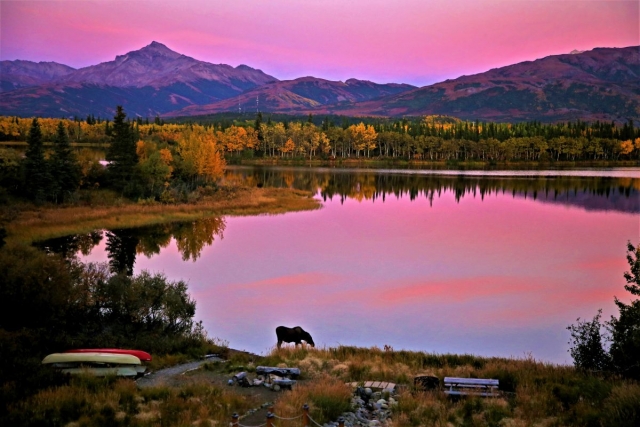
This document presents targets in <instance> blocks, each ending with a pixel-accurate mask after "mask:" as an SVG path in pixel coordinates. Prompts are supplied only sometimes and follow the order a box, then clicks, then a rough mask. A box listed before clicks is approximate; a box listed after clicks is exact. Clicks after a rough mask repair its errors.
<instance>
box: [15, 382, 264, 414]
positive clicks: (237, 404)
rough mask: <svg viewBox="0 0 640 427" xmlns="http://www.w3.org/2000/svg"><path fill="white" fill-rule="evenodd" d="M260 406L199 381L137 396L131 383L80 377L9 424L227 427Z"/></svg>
mask: <svg viewBox="0 0 640 427" xmlns="http://www.w3.org/2000/svg"><path fill="white" fill-rule="evenodd" d="M258 403H262V402H256V401H254V399H253V398H252V397H250V396H244V395H239V394H236V393H233V392H232V391H229V390H226V389H221V388H217V387H214V386H212V385H210V384H209V383H206V382H201V381H200V382H198V381H195V382H192V383H189V384H187V385H184V386H182V387H180V388H168V387H154V388H149V389H144V390H140V389H138V387H137V386H136V384H135V382H133V381H130V380H116V379H113V378H107V379H98V378H93V377H79V378H74V379H73V381H72V382H71V384H69V385H66V386H62V387H56V388H52V389H48V390H43V391H41V392H40V393H38V394H36V395H35V396H33V397H32V398H30V399H29V400H28V401H27V402H24V403H22V404H21V405H20V406H19V407H18V408H15V411H14V417H15V418H14V420H13V421H14V422H15V423H16V424H15V425H26V424H28V425H52V426H54V425H76V426H93V425H109V426H119V425H122V426H157V425H162V426H186V425H196V426H197V425H208V426H213V425H225V424H227V423H228V421H229V420H230V419H231V414H232V413H233V412H234V411H246V410H247V409H249V408H251V407H254V406H256V405H257V404H258Z"/></svg>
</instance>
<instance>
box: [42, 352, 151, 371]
mask: <svg viewBox="0 0 640 427" xmlns="http://www.w3.org/2000/svg"><path fill="white" fill-rule="evenodd" d="M42 363H43V364H45V365H48V364H53V363H65V364H66V363H79V364H83V363H86V364H92V363H108V364H113V365H140V364H141V363H140V359H138V358H137V357H136V356H132V355H130V354H113V353H53V354H50V355H48V356H47V357H45V358H44V359H43V360H42ZM134 371H135V369H134Z"/></svg>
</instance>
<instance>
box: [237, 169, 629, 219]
mask: <svg viewBox="0 0 640 427" xmlns="http://www.w3.org/2000/svg"><path fill="white" fill-rule="evenodd" d="M225 179H226V180H227V181H235V182H237V183H239V184H241V185H246V186H251V187H255V186H258V187H282V188H295V189H299V190H305V191H310V192H313V193H318V194H319V195H320V196H321V197H322V198H323V199H324V200H327V199H333V198H334V197H336V198H339V199H340V200H346V199H354V200H358V201H363V200H370V201H375V200H378V199H379V200H381V201H384V200H385V199H386V198H387V197H394V198H400V197H405V196H406V197H409V198H410V199H411V200H414V199H417V198H427V199H428V200H429V201H430V202H433V200H434V198H436V199H437V198H438V197H439V196H440V195H441V194H443V193H447V192H450V193H452V194H454V196H455V199H456V201H460V200H461V199H463V198H464V197H478V198H481V199H483V198H485V197H490V196H494V195H497V194H503V195H504V194H510V195H512V196H514V197H515V196H516V195H519V196H522V197H527V198H529V197H530V198H532V199H534V200H535V199H538V198H540V199H545V200H558V201H561V200H564V199H568V200H570V199H572V198H575V197H577V196H578V195H579V194H584V195H593V196H598V197H602V198H608V197H618V198H622V199H630V203H625V204H624V205H623V206H622V205H621V206H619V207H618V208H619V209H620V210H621V211H628V210H631V211H632V212H639V211H640V205H639V204H638V203H637V202H635V201H636V200H637V196H638V192H639V191H640V180H638V179H635V178H610V177H583V176H554V177H547V176H529V177H522V176H516V177H504V176H501V177H487V176H482V177H478V176H466V175H455V176H446V175H440V174H420V173H380V172H376V171H368V170H366V169H362V170H358V171H357V172H356V173H353V172H352V171H349V172H346V173H345V172H342V171H341V170H339V169H324V170H319V171H315V170H314V171H310V170H307V169H302V168H298V169H293V168H292V169H270V168H258V167H257V168H252V169H245V168H238V169H231V170H229V171H228V172H227V173H226V174H225ZM607 206H608V205H607Z"/></svg>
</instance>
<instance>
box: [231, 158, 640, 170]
mask: <svg viewBox="0 0 640 427" xmlns="http://www.w3.org/2000/svg"><path fill="white" fill-rule="evenodd" d="M227 163H228V164H230V165H256V166H305V167H341V168H365V169H375V168H384V169H386V168H398V169H443V170H446V169H453V170H457V169H462V170H464V169H468V170H483V169H489V170H491V169H499V170H539V169H574V168H616V167H638V166H640V163H639V162H638V161H633V160H618V161H609V160H592V161H500V162H496V161H479V160H468V161H462V160H460V161H458V160H438V161H430V160H407V159H401V158H378V157H376V158H373V157H371V158H366V157H360V158H355V157H348V158H341V157H338V158H335V159H333V160H329V159H320V158H314V159H311V160H309V159H308V158H301V157H300V158H285V157H254V158H241V157H228V158H227Z"/></svg>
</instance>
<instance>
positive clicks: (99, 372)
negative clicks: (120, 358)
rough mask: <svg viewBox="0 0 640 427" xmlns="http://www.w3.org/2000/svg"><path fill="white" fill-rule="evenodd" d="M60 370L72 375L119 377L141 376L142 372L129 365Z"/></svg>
mask: <svg viewBox="0 0 640 427" xmlns="http://www.w3.org/2000/svg"><path fill="white" fill-rule="evenodd" d="M60 372H62V373H65V374H71V375H79V374H89V375H93V376H96V377H106V376H110V375H115V376H117V377H128V378H135V377H138V376H140V373H139V372H138V371H137V370H136V368H129V367H118V366H114V367H109V368H97V367H86V366H83V367H76V368H62V369H60Z"/></svg>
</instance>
